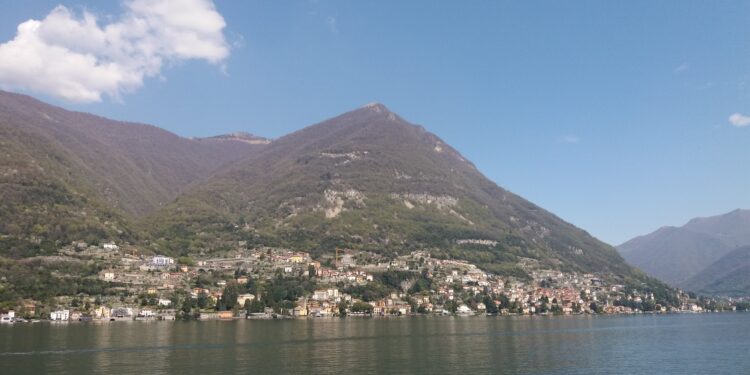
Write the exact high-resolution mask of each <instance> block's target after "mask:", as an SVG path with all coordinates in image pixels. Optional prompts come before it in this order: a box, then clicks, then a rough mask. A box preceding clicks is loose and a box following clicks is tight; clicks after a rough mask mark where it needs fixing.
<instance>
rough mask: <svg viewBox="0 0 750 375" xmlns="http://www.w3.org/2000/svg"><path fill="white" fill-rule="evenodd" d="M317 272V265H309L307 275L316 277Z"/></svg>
mask: <svg viewBox="0 0 750 375" xmlns="http://www.w3.org/2000/svg"><path fill="white" fill-rule="evenodd" d="M316 273H317V270H316V269H315V266H313V265H312V264H311V265H309V266H307V277H310V278H312V277H315V275H316Z"/></svg>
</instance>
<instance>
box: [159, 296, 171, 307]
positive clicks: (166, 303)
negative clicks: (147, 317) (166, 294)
mask: <svg viewBox="0 0 750 375" xmlns="http://www.w3.org/2000/svg"><path fill="white" fill-rule="evenodd" d="M171 304H172V301H170V300H168V299H164V298H159V306H169V305H171Z"/></svg>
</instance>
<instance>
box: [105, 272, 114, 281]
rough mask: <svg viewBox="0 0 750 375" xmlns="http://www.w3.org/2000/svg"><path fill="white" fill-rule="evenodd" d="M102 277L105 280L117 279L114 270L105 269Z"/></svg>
mask: <svg viewBox="0 0 750 375" xmlns="http://www.w3.org/2000/svg"><path fill="white" fill-rule="evenodd" d="M102 278H103V279H104V281H112V280H114V279H115V273H114V272H113V271H104V272H103V273H102Z"/></svg>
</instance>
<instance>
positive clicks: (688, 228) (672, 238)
mask: <svg viewBox="0 0 750 375" xmlns="http://www.w3.org/2000/svg"><path fill="white" fill-rule="evenodd" d="M746 245H750V210H735V211H732V212H729V213H727V214H724V215H719V216H713V217H707V218H696V219H693V220H690V221H689V222H688V223H687V224H685V225H684V226H682V227H679V228H676V227H663V228H660V229H659V230H657V231H655V232H653V233H651V234H647V235H645V236H641V237H636V238H634V239H632V240H630V241H627V242H625V243H624V244H622V245H620V246H618V247H617V248H618V250H619V251H620V253H621V254H622V255H623V257H624V258H625V259H626V260H627V261H628V262H630V263H631V264H633V265H635V266H637V267H639V268H640V269H642V270H644V271H645V272H646V273H648V274H650V275H652V276H654V277H657V278H659V279H662V280H664V281H667V282H668V283H670V284H672V285H675V286H680V287H684V288H686V289H690V290H693V291H696V292H702V293H709V294H727V295H740V294H742V295H748V294H750V284H748V283H747V282H745V281H742V279H743V278H742V277H741V276H742V275H741V274H740V273H741V270H744V269H746V267H748V266H749V265H748V263H747V260H746V259H745V258H743V257H742V255H743V254H746V253H747V249H744V248H742V247H743V246H746ZM743 249H744V250H743ZM743 259H745V260H744V261H743ZM730 266H731V267H730ZM743 267H745V268H743ZM738 270H740V271H738Z"/></svg>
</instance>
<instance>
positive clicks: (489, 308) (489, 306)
mask: <svg viewBox="0 0 750 375" xmlns="http://www.w3.org/2000/svg"><path fill="white" fill-rule="evenodd" d="M482 303H484V307H485V309H486V310H485V311H486V312H487V314H497V313H498V309H497V305H496V304H495V301H494V300H493V299H492V298H491V297H490V296H484V299H483V300H482Z"/></svg>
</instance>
